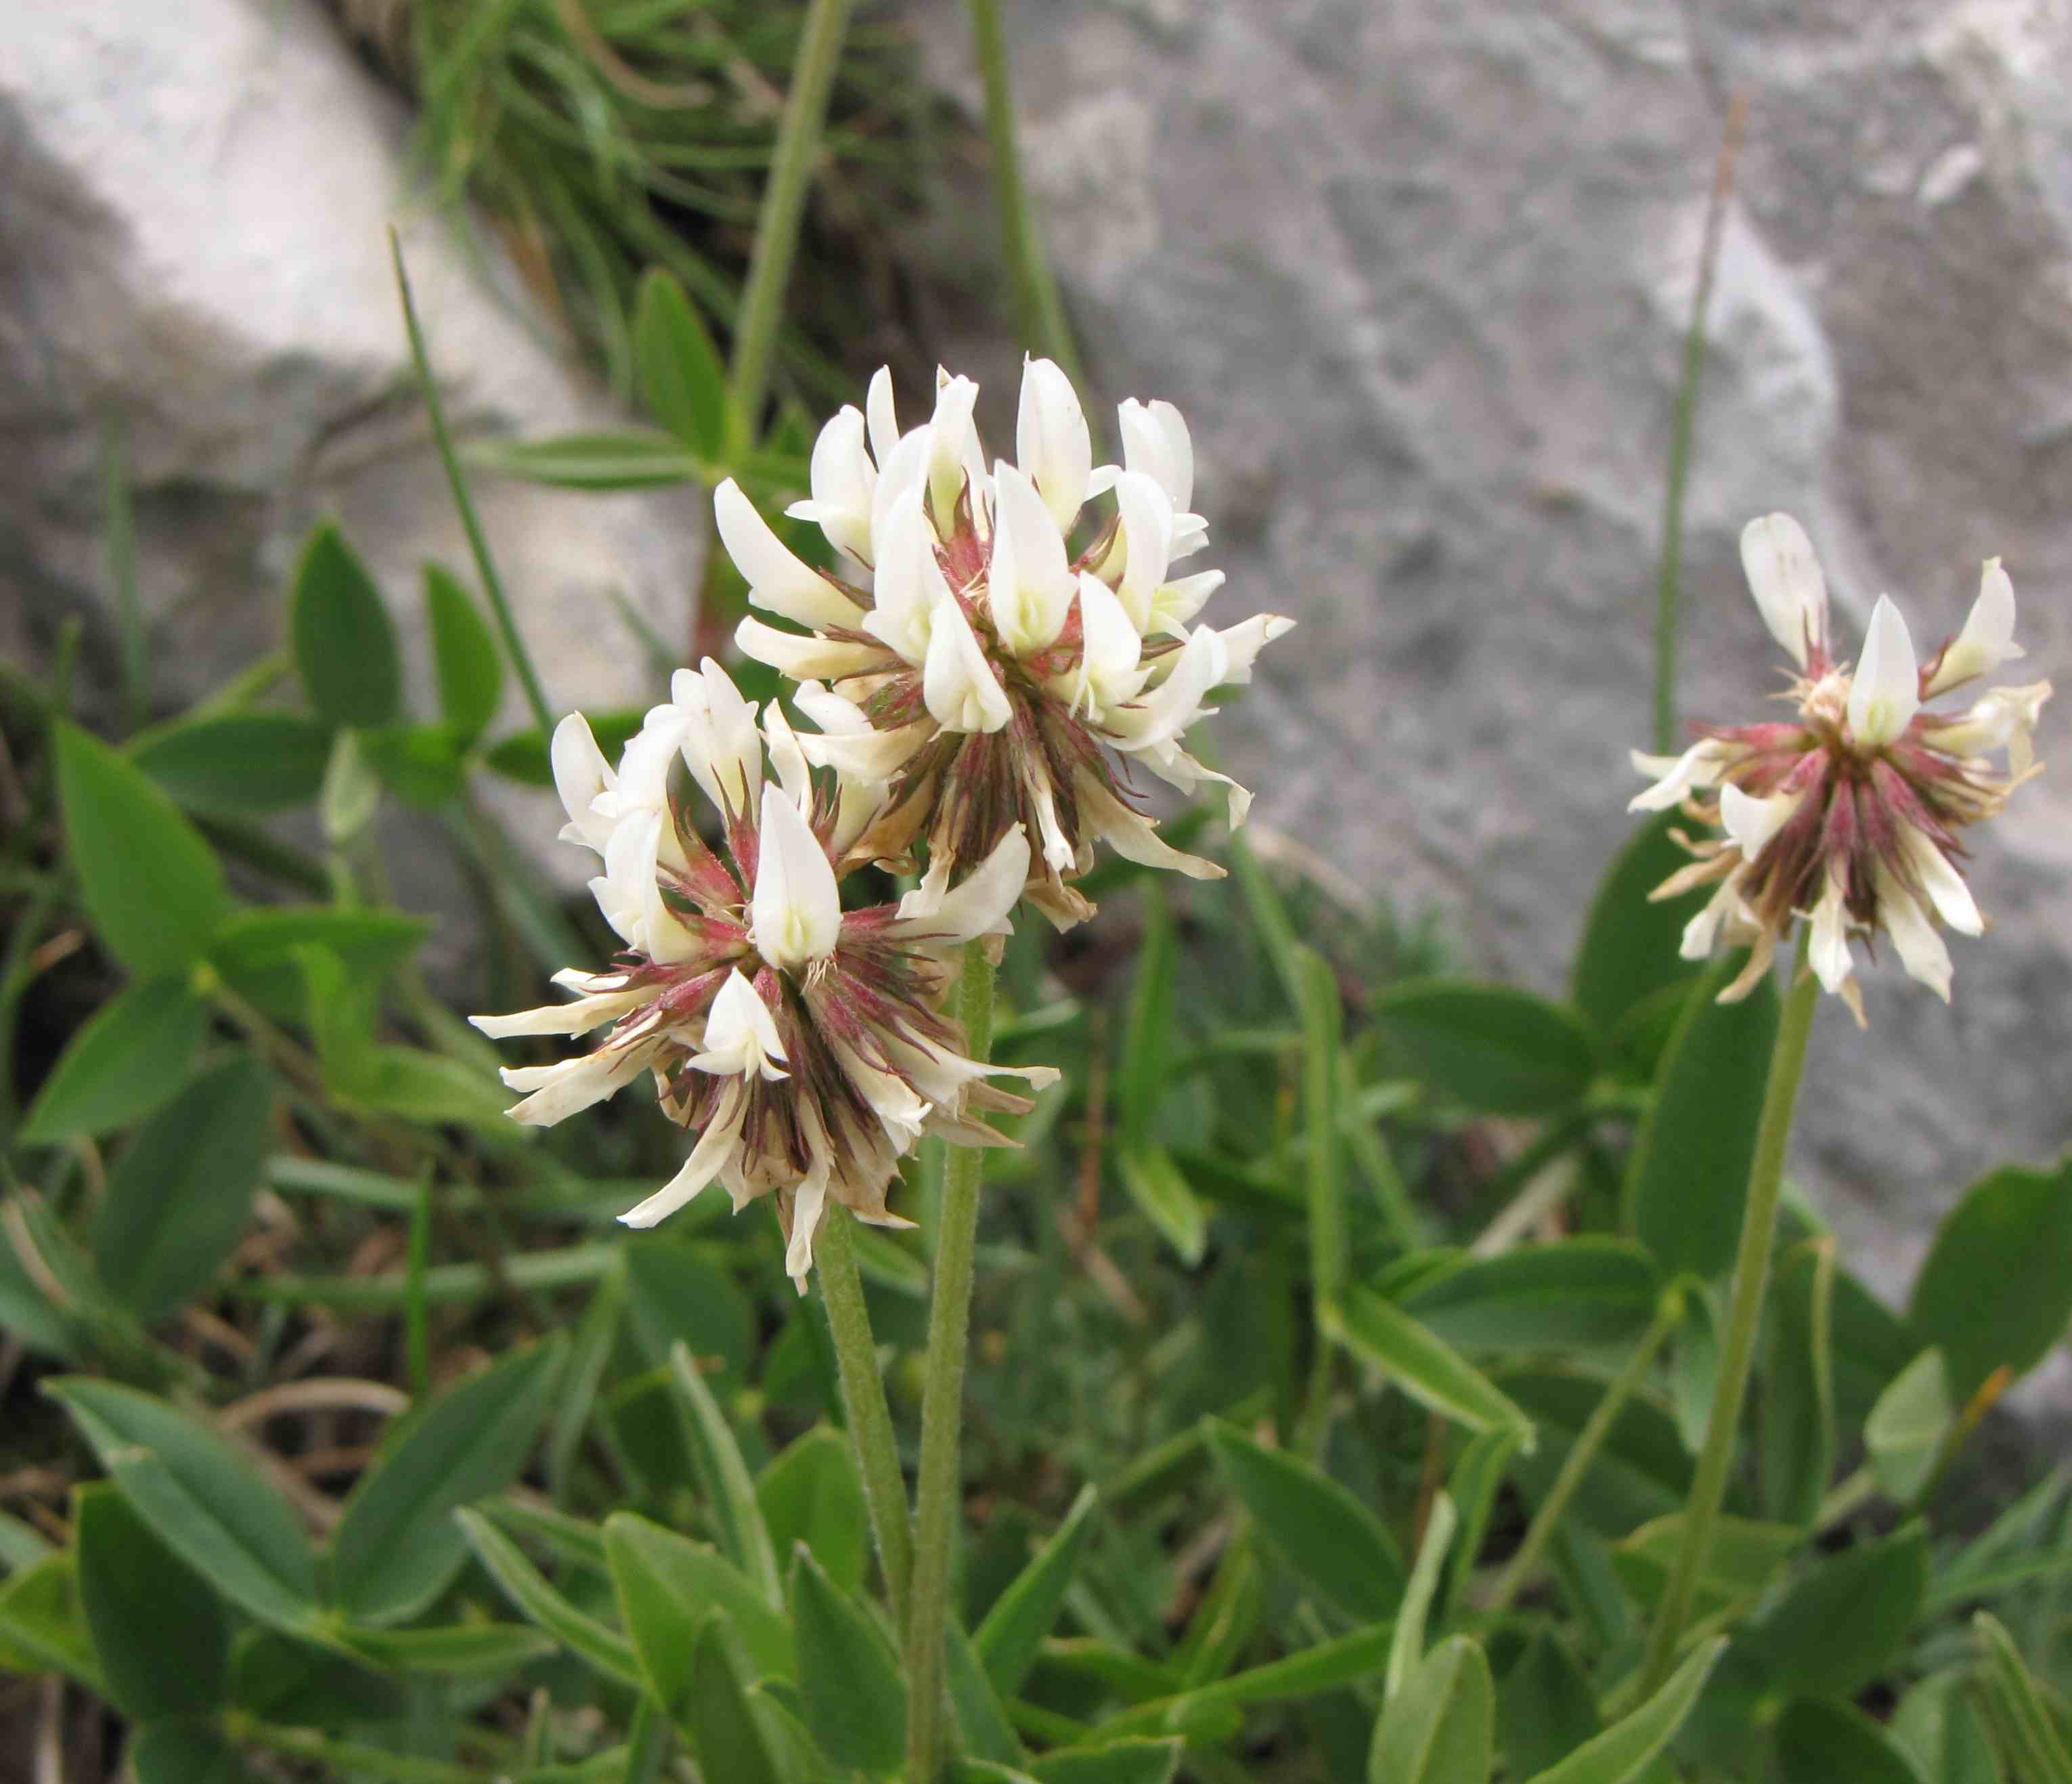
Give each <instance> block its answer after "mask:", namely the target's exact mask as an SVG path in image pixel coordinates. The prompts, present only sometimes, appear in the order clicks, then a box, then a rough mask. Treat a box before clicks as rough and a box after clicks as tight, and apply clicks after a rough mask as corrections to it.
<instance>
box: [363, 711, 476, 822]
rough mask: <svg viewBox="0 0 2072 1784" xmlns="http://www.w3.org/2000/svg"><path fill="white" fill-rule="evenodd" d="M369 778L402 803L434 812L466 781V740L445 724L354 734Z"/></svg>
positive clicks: (387, 727)
mask: <svg viewBox="0 0 2072 1784" xmlns="http://www.w3.org/2000/svg"><path fill="white" fill-rule="evenodd" d="M357 735H358V736H359V739H360V752H361V754H362V755H363V756H364V759H365V760H366V764H367V766H368V768H371V769H372V771H373V773H374V775H375V777H376V779H377V780H378V781H380V783H381V785H383V786H384V787H386V788H387V789H389V791H390V792H391V793H394V794H395V795H396V797H397V798H399V799H401V801H403V803H404V804H405V805H413V806H415V807H416V808H417V810H419V811H435V810H438V807H440V806H441V805H446V804H447V803H448V802H449V801H452V800H454V799H458V797H460V795H461V793H462V792H463V790H464V789H466V787H467V760H466V752H467V740H466V739H464V738H463V736H462V735H460V733H459V732H458V731H454V729H452V727H450V726H447V725H443V724H439V725H413V724H409V723H403V724H394V725H381V726H379V727H376V728H375V729H374V730H372V731H360V732H359V733H358V734H357Z"/></svg>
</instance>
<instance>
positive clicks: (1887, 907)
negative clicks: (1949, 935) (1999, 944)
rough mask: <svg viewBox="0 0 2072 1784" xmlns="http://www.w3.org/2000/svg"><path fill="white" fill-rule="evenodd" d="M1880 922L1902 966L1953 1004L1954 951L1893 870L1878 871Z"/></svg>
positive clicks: (1880, 866) (1936, 993)
mask: <svg viewBox="0 0 2072 1784" xmlns="http://www.w3.org/2000/svg"><path fill="white" fill-rule="evenodd" d="M1877 898H1878V921H1879V922H1880V924H1881V925H1882V926H1883V927H1884V929H1885V933H1886V934H1887V935H1889V936H1890V937H1892V945H1893V949H1894V950H1896V951H1897V954H1898V955H1899V962H1900V964H1901V966H1904V967H1905V969H1906V970H1907V971H1908V973H1909V974H1911V975H1912V976H1913V977H1914V978H1915V979H1919V980H1920V981H1921V983H1922V984H1924V985H1926V987H1928V988H1929V989H1930V991H1933V992H1934V994H1935V995H1937V996H1938V997H1939V998H1941V999H1942V1001H1943V1002H1944V1003H1948V1002H1949V1001H1950V979H1951V971H1952V968H1951V963H1950V950H1949V946H1948V945H1947V943H1946V942H1945V941H1943V939H1942V937H1941V936H1939V935H1938V934H1937V933H1935V925H1934V924H1933V923H1931V922H1930V921H1928V915H1927V913H1926V912H1925V911H1923V910H1922V908H1921V906H1920V905H1919V904H1918V903H1916V902H1915V900H1914V894H1913V893H1911V892H1909V891H1908V890H1907V889H1906V888H1905V886H1903V885H1901V884H1900V882H1899V880H1897V878H1896V877H1894V876H1893V874H1892V872H1891V871H1890V870H1889V869H1888V868H1887V867H1885V866H1884V865H1883V863H1880V865H1879V867H1878V870H1877Z"/></svg>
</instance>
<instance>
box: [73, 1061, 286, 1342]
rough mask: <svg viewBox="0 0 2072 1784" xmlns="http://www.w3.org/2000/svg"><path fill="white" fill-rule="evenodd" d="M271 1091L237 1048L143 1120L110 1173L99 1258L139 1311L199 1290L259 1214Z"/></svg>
mask: <svg viewBox="0 0 2072 1784" xmlns="http://www.w3.org/2000/svg"><path fill="white" fill-rule="evenodd" d="M272 1107H273V1092H272V1088H271V1086H269V1083H268V1082H267V1077H266V1073H265V1071H264V1070H262V1069H261V1067H260V1066H259V1065H258V1063H257V1061H254V1060H252V1059H250V1058H248V1057H241V1056H240V1057H237V1058H234V1059H232V1060H229V1061H226V1062H225V1063H224V1064H223V1065H219V1066H217V1067H216V1069H214V1070H212V1071H209V1072H205V1073H203V1074H202V1076H201V1077H198V1078H196V1079H195V1081H194V1082H193V1083H191V1084H190V1085H189V1086H187V1089H186V1090H183V1091H182V1092H181V1093H180V1094H179V1095H178V1096H177V1097H175V1098H174V1099H173V1100H172V1101H171V1102H169V1103H168V1104H166V1106H165V1107H164V1108H163V1109H162V1110H159V1111H158V1114H155V1115H154V1116H153V1117H152V1118H151V1119H150V1120H149V1121H147V1122H146V1123H145V1124H144V1125H143V1126H142V1127H140V1128H139V1129H138V1131H137V1132H136V1134H135V1135H134V1137H133V1138H132V1139H131V1140H130V1142H129V1145H128V1146H127V1147H125V1148H124V1149H123V1152H122V1156H121V1158H119V1159H118V1160H116V1164H115V1168H114V1170H113V1172H111V1173H109V1179H108V1195H107V1197H106V1200H105V1201H104V1202H103V1204H102V1206H101V1224H100V1228H99V1231H98V1233H97V1235H96V1238H95V1242H94V1264H95V1267H96V1269H97V1271H99V1273H100V1276H101V1281H102V1282H103V1283H105V1284H106V1285H107V1287H108V1290H109V1293H111V1294H113V1295H114V1296H116V1297H117V1299H118V1300H121V1303H122V1304H123V1305H124V1306H125V1307H126V1308H129V1311H130V1312H133V1313H134V1314H135V1315H136V1316H137V1317H138V1319H140V1320H146V1321H150V1320H158V1319H163V1318H165V1317H166V1316H167V1315H169V1314H171V1313H173V1312H177V1311H178V1310H179V1308H182V1307H184V1306H185V1305H186V1304H187V1303H188V1302H189V1301H191V1300H197V1299H199V1297H200V1296H203V1294H205V1293H206V1292H208V1287H209V1285H210V1283H212V1282H214V1281H215V1279H216V1271H219V1270H220V1269H221V1268H222V1267H223V1262H224V1259H226V1258H227V1257H228V1256H229V1255H230V1253H231V1250H232V1248H233V1247H234V1246H236V1243H237V1242H238V1240H239V1239H240V1238H242V1237H243V1236H244V1234H245V1226H247V1224H248V1223H249V1222H250V1220H251V1217H252V1193H253V1191H254V1190H255V1189H257V1188H258V1187H259V1184H260V1180H261V1176H262V1175H263V1174H264V1172H265V1164H266V1155H267V1153H268V1152H269V1151H270V1150H271V1148H272V1144H273V1122H272Z"/></svg>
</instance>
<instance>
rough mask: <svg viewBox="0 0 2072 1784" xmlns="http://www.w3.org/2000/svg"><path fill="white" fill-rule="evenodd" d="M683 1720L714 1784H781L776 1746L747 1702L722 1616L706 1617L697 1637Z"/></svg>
mask: <svg viewBox="0 0 2072 1784" xmlns="http://www.w3.org/2000/svg"><path fill="white" fill-rule="evenodd" d="M684 1721H685V1733H686V1736H687V1737H688V1739H689V1742H690V1746H691V1750H692V1752H693V1753H694V1754H695V1755H696V1756H697V1762H698V1770H699V1771H700V1773H701V1774H702V1775H703V1776H705V1778H710V1779H712V1780H713V1784H720V1781H721V1780H722V1779H723V1780H725V1784H783V1781H784V1778H785V1775H786V1774H785V1771H784V1769H783V1767H782V1766H780V1765H779V1763H778V1761H777V1758H776V1755H775V1742H774V1741H772V1739H771V1734H770V1732H769V1730H768V1729H767V1728H765V1727H764V1726H763V1724H762V1722H761V1721H760V1720H759V1719H758V1718H757V1716H756V1714H755V1710H754V1706H753V1705H752V1704H750V1700H749V1695H748V1691H747V1688H746V1683H745V1682H744V1681H743V1679H742V1675H741V1672H740V1670H739V1668H738V1666H737V1665H736V1663H735V1662H734V1656H733V1654H731V1653H730V1651H729V1649H728V1646H727V1641H726V1634H725V1633H724V1628H723V1623H722V1619H721V1618H720V1617H708V1618H707V1619H706V1620H705V1628H704V1629H703V1631H702V1632H701V1634H700V1635H699V1638H698V1642H697V1650H696V1657H695V1658H694V1661H693V1666H692V1671H691V1686H690V1693H689V1699H688V1700H687V1704H686V1707H685V1717H684Z"/></svg>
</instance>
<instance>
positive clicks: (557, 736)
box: [547, 712, 618, 855]
mask: <svg viewBox="0 0 2072 1784" xmlns="http://www.w3.org/2000/svg"><path fill="white" fill-rule="evenodd" d="M547 754H548V760H549V761H550V762H551V763H552V764H553V770H554V791H555V792H556V793H559V794H560V795H561V808H562V810H565V812H567V813H568V814H569V822H568V827H567V829H565V830H563V831H562V832H561V837H562V839H563V840H564V841H565V842H569V843H582V845H583V846H584V847H586V848H591V849H594V850H596V851H597V852H598V854H599V855H602V854H603V853H604V846H605V844H606V843H608V842H609V841H610V840H611V832H612V829H613V826H612V823H611V820H610V819H608V818H603V817H601V816H599V815H598V814H597V813H596V812H594V811H593V810H591V809H590V808H591V805H592V803H593V801H595V800H596V798H597V797H598V794H600V793H605V792H607V791H609V790H610V789H611V787H612V786H613V785H615V784H616V781H617V778H618V777H616V776H615V775H614V774H613V773H612V772H611V764H609V763H607V762H606V760H605V759H604V752H603V751H602V750H601V749H599V748H598V747H597V739H596V738H595V737H594V736H593V735H591V734H590V721H589V720H588V719H586V718H584V717H583V715H582V714H581V713H580V712H572V713H570V714H569V715H568V717H567V718H565V719H563V720H562V721H561V723H559V724H558V725H557V726H555V727H554V738H553V743H552V744H550V745H549V748H548V752H547Z"/></svg>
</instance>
